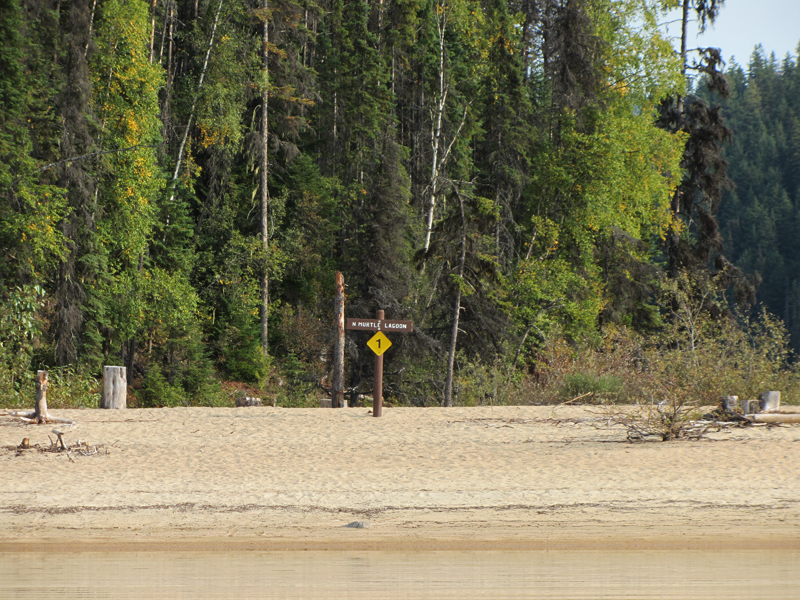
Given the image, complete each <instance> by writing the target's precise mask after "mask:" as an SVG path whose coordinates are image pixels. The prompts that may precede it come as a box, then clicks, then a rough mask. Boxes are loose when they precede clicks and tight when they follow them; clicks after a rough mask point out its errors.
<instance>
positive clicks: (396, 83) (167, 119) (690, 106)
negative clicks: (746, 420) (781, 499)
mask: <svg viewBox="0 0 800 600" xmlns="http://www.w3.org/2000/svg"><path fill="white" fill-rule="evenodd" d="M668 4H670V5H674V4H675V2H672V1H670V2H669V3H668ZM663 6H665V5H664V3H663V2H656V1H654V0H645V1H636V2H633V1H628V0H624V1H621V0H575V1H570V2H552V1H551V0H532V1H530V2H524V3H520V2H511V1H509V0H486V1H483V2H477V1H475V0H390V1H386V2H368V1H366V0H358V1H353V2H345V1H343V0H324V1H322V2H319V3H315V2H313V1H303V2H299V1H294V0H290V1H287V2H280V3H272V2H270V3H266V4H265V5H264V6H261V5H259V6H255V5H248V4H243V3H231V2H223V3H222V4H221V5H220V4H218V3H217V2H211V3H199V4H197V5H196V6H194V7H192V6H189V5H186V6H177V5H175V4H174V3H168V2H166V3H156V4H155V5H152V6H151V5H150V4H148V3H142V2H134V1H132V0H106V1H104V2H101V3H98V5H97V7H96V9H95V10H94V14H93V20H92V25H91V27H90V25H89V20H90V18H92V12H91V11H92V8H91V5H90V4H86V3H77V4H69V5H63V4H62V5H61V9H60V12H59V13H56V12H55V11H53V10H50V9H49V8H47V7H45V6H44V5H37V4H35V3H30V2H26V3H24V5H23V4H22V3H21V2H20V1H19V0H0V101H1V102H2V104H3V111H2V113H0V297H2V304H0V344H2V346H0V391H1V392H2V393H3V394H4V395H5V396H4V398H8V400H4V402H11V403H18V404H28V401H27V390H28V387H29V382H30V377H31V373H32V372H33V369H35V368H39V367H48V366H49V365H51V364H56V365H62V366H64V370H63V371H58V372H56V371H55V370H53V369H52V367H50V370H51V372H52V373H53V375H52V378H51V379H52V380H53V381H56V380H58V390H59V391H54V392H52V393H53V394H54V396H53V398H54V400H53V401H54V402H58V403H59V405H67V404H72V403H74V404H77V405H92V403H93V402H94V398H95V395H96V393H97V392H96V389H95V388H94V387H93V386H94V383H93V381H94V380H93V377H96V376H97V375H98V374H99V372H100V367H101V366H102V365H103V364H124V365H125V366H127V367H128V373H129V374H130V375H131V378H132V382H131V383H132V388H133V389H134V390H136V395H137V397H138V400H136V399H133V400H132V405H135V403H136V402H139V403H140V405H142V406H145V405H146V406H164V405H230V398H229V397H228V394H227V393H225V392H223V391H222V389H221V387H220V385H221V384H220V383H219V381H220V379H222V380H230V379H233V380H236V381H235V382H231V383H230V384H227V383H226V386H227V385H233V386H239V387H241V386H244V385H246V386H250V387H249V388H248V389H250V392H249V393H251V394H252V395H262V396H266V395H267V394H266V392H269V395H274V396H275V397H276V399H277V402H278V404H279V405H283V406H315V405H316V403H317V400H318V398H319V397H320V396H321V395H323V394H327V391H328V390H327V388H328V386H329V384H330V381H331V377H330V375H331V373H330V368H331V367H330V361H329V356H330V349H331V348H330V347H331V343H332V329H333V326H332V318H331V306H332V296H333V278H334V274H335V272H336V271H341V272H342V273H343V274H344V278H345V283H346V286H347V287H346V295H347V313H348V316H355V315H359V316H371V315H372V314H374V311H375V310H376V309H383V310H385V311H386V313H387V317H388V318H395V319H399V318H408V319H412V320H413V321H414V323H415V333H414V335H410V336H404V337H403V338H402V339H396V340H395V339H393V340H392V341H393V343H394V345H393V347H392V351H391V353H390V354H389V355H388V357H387V361H388V362H387V379H386V392H385V394H386V397H387V399H391V400H390V401H392V402H398V403H406V404H411V405H431V404H436V403H438V402H439V401H440V398H441V395H442V390H443V389H444V388H445V383H444V382H445V381H450V382H452V384H453V390H454V394H455V395H454V398H455V402H456V403H458V404H463V405H480V404H486V403H506V402H509V403H510V402H515V401H517V398H518V394H522V398H523V400H524V401H536V402H559V401H567V400H571V399H573V398H574V397H577V396H581V395H583V394H587V396H586V398H587V399H588V398H592V400H593V401H601V400H602V401H604V402H623V401H638V402H642V403H649V404H648V406H659V405H663V406H667V404H670V403H672V404H670V406H673V405H674V406H678V407H683V406H687V407H688V406H692V405H693V403H695V402H706V401H710V400H711V399H713V397H714V396H715V395H716V394H718V393H721V392H720V391H721V390H722V389H723V388H725V389H724V393H726V394H731V393H739V394H740V395H747V394H755V393H757V391H758V390H759V389H760V386H767V387H781V386H782V389H785V390H787V394H788V390H789V389H793V388H792V387H791V386H792V385H794V383H793V382H794V381H795V379H794V370H793V367H792V364H791V357H790V356H788V355H786V353H785V348H786V343H787V342H786V340H787V339H788V338H787V337H786V335H787V334H786V332H785V331H784V330H782V329H781V325H780V323H779V322H778V321H776V320H775V319H774V318H773V317H770V316H767V314H766V313H764V314H758V315H755V314H753V315H750V319H749V320H748V318H747V316H742V317H741V318H740V319H739V320H738V321H732V320H731V319H730V318H729V314H730V312H731V310H730V308H729V305H728V303H727V302H726V299H725V298H724V297H723V296H724V295H723V294H722V293H718V292H720V290H722V289H723V288H725V287H726V286H728V284H729V283H731V282H732V280H733V279H735V278H736V277H735V276H736V275H737V273H736V271H735V270H734V269H732V268H730V265H727V264H724V260H723V259H722V258H720V257H719V249H720V245H719V240H718V239H716V238H715V237H714V230H713V227H709V228H706V229H702V230H701V229H700V228H696V227H695V224H692V223H688V221H687V223H686V224H685V225H686V226H685V227H684V228H683V229H681V228H680V227H678V226H677V225H676V221H675V214H676V206H675V205H674V202H673V204H672V205H671V204H670V202H671V201H674V200H675V199H676V198H678V197H679V195H676V188H677V186H678V185H679V184H682V183H685V182H686V181H691V182H693V183H692V185H693V186H694V187H692V189H691V192H692V193H693V194H695V195H694V196H692V198H689V199H690V200H691V201H692V202H694V204H692V205H691V207H690V208H692V210H695V206H697V207H700V208H698V209H697V210H699V211H700V212H693V213H692V215H693V216H698V215H699V216H700V217H701V218H700V219H699V221H702V223H701V225H703V226H704V227H705V226H706V225H713V212H714V210H715V205H716V203H717V201H718V198H717V196H716V195H715V194H716V193H717V191H719V186H718V185H716V184H718V183H720V181H721V179H720V178H719V177H717V178H716V179H715V184H714V186H711V187H708V188H707V191H708V190H710V192H711V195H709V196H708V197H703V196H702V194H700V195H698V194H699V191H698V190H701V187H702V186H700V187H698V185H697V184H700V183H703V178H704V177H706V176H709V177H710V176H711V175H715V174H717V172H718V171H719V173H721V171H720V170H719V169H720V168H721V163H719V162H714V161H711V162H702V160H700V159H703V157H704V156H705V155H704V154H703V148H710V146H702V145H701V146H693V147H692V148H690V150H691V151H692V152H694V154H691V153H690V154H686V153H684V148H685V146H686V144H687V141H689V142H691V139H692V138H691V135H689V137H687V135H685V134H684V133H685V132H688V134H692V133H693V132H694V134H697V132H700V131H712V130H713V131H712V133H714V132H715V135H717V134H722V133H724V131H723V129H721V128H720V127H718V126H717V125H719V123H717V122H716V121H714V115H715V114H716V113H714V112H713V111H711V112H709V111H705V110H704V109H703V110H701V109H702V108H703V107H702V103H699V101H698V102H695V100H696V99H700V98H701V97H703V94H706V91H704V90H703V89H700V90H699V91H698V93H697V94H696V95H695V96H693V97H692V102H691V103H690V102H688V101H687V102H684V103H683V104H682V106H683V107H684V108H685V111H686V112H687V115H688V113H689V112H690V111H695V112H694V113H692V114H691V115H689V116H691V117H692V119H694V121H693V123H694V125H693V126H692V127H694V129H692V128H689V129H687V128H686V127H684V125H685V123H683V122H682V124H680V126H679V125H678V124H672V125H669V126H667V127H665V128H659V127H656V126H655V125H654V122H653V121H654V117H655V114H656V112H655V111H656V107H658V106H661V107H662V109H664V110H667V109H671V108H675V109H677V106H678V105H679V104H681V103H680V102H677V103H674V104H670V103H669V102H668V103H666V104H663V105H662V104H660V102H661V100H662V99H663V98H665V97H672V98H678V97H682V95H684V94H685V78H684V77H683V75H682V74H681V67H682V65H681V64H680V59H679V58H678V57H676V54H675V53H674V51H673V50H672V47H671V45H670V43H669V42H668V41H667V40H666V39H665V38H664V37H663V36H662V35H661V33H660V32H659V29H658V26H657V22H658V16H659V14H660V11H661V9H662V8H663ZM218 7H220V8H219V10H218ZM696 8H697V9H698V10H700V11H701V13H702V14H701V15H700V16H701V17H702V18H708V19H711V18H712V15H711V14H710V13H709V12H708V9H709V7H707V6H705V5H703V6H697V7H696ZM704 11H705V12H704ZM712 12H713V11H712ZM265 31H266V32H267V36H268V39H267V41H266V43H265V40H264V32H265ZM212 41H213V43H212ZM705 58H706V59H708V58H709V56H706V57H705ZM712 62H713V61H711V62H709V61H708V60H706V62H704V63H703V65H702V66H703V68H704V69H706V72H707V73H709V74H710V75H713V74H714V73H713V71H714V69H713V68H712V64H711V63H712ZM798 72H800V70H798V68H797V65H796V61H795V60H794V59H791V58H790V59H788V60H787V61H785V62H784V64H782V65H778V63H777V61H774V60H772V59H766V57H763V56H761V55H759V54H758V53H757V54H756V55H755V56H754V58H753V61H752V65H751V66H750V68H749V71H748V72H747V73H745V72H744V71H743V70H742V69H740V68H737V67H734V68H733V69H731V71H730V76H731V80H732V83H733V91H734V94H733V96H732V97H731V100H730V101H728V103H727V104H726V105H725V110H729V111H730V112H731V117H730V122H731V123H732V124H734V126H735V127H736V128H737V129H738V130H739V131H741V132H742V134H741V135H742V137H741V139H742V141H741V142H737V143H735V145H734V146H733V147H732V148H731V150H730V159H731V161H732V162H733V161H736V163H737V166H736V168H735V169H734V170H733V171H735V173H736V176H737V177H738V178H739V182H738V183H739V187H738V189H737V190H736V191H735V192H734V191H731V192H730V193H729V195H727V196H725V202H729V205H728V207H726V206H725V203H723V209H722V210H723V215H724V217H725V219H726V221H725V226H724V229H723V233H724V234H725V237H726V239H727V242H728V243H729V244H730V245H731V248H732V254H731V256H733V257H734V259H735V261H736V262H737V264H739V265H740V266H742V268H744V269H746V270H759V271H761V272H762V275H763V279H764V287H763V288H762V297H761V300H762V301H763V302H764V303H765V305H766V306H767V308H768V309H769V311H771V312H772V313H775V314H779V315H780V316H781V318H782V319H783V321H784V322H785V323H786V326H787V328H788V331H789V332H793V333H794V332H795V331H796V330H797V329H798V327H800V325H798V324H800V319H798V318H796V317H797V315H796V314H795V313H796V312H797V311H796V310H795V309H796V306H797V305H800V301H799V300H798V299H800V292H798V290H800V283H798V282H797V281H795V280H794V275H793V272H794V271H797V269H796V268H794V267H795V266H797V265H795V262H796V260H797V259H796V257H797V256H798V255H800V254H799V253H797V252H795V251H794V249H793V248H794V247H793V246H792V244H793V243H795V240H797V239H800V236H798V235H796V234H797V232H796V231H795V230H796V229H797V224H798V223H800V219H799V218H798V217H797V215H796V214H795V213H796V212H797V211H796V209H795V207H796V206H798V202H797V193H798V190H800V180H799V179H798V178H797V173H798V172H800V170H798V168H800V167H798V166H799V165H800V150H798V148H800V146H798V144H797V141H798V140H800V133H798V132H800V125H798V123H800V120H799V118H798V116H797V114H798V110H797V109H798V101H797V98H800V85H799V84H798V81H800V80H799V79H798ZM201 80H202V82H203V83H202V85H201V83H200V82H201ZM713 81H714V82H715V83H719V81H718V80H717V79H714V80H713ZM712 87H714V86H712ZM264 91H266V93H267V97H266V101H265V97H264V96H263V95H262V92H264ZM264 111H266V113H265V112H264ZM667 112H669V110H667ZM265 114H266V116H267V117H268V119H267V120H268V124H267V131H266V132H264V131H262V117H263V116H264V115H265ZM664 114H666V113H662V117H663V116H664ZM687 115H683V116H684V117H687ZM687 118H688V117H687ZM703 118H707V119H711V121H706V122H704V121H703ZM712 121H713V122H712ZM715 123H716V125H715ZM662 125H663V123H662ZM695 125H696V127H695ZM709 126H713V127H711V129H709ZM704 128H705V129H704ZM681 131H684V133H680V132H681ZM264 133H266V134H267V135H266V136H265V135H263V134H264ZM723 137H724V136H723ZM717 138H719V135H717ZM695 139H698V138H697V136H695ZM717 141H718V140H717ZM712 145H713V144H712ZM711 149H712V150H713V149H714V148H711ZM687 156H694V157H695V158H698V160H699V162H697V161H695V162H696V163H697V164H695V166H697V165H700V167H699V168H696V169H694V171H693V172H692V173H693V174H692V175H691V177H688V178H687V177H684V175H685V173H688V170H687V165H689V163H687V162H686V157H687ZM262 158H266V159H267V163H268V173H267V175H268V181H267V190H265V191H267V192H269V193H268V196H269V201H268V206H267V207H266V208H267V211H266V212H267V217H268V218H267V222H266V229H267V232H268V238H269V245H268V248H264V245H263V242H262V239H261V231H262V220H261V216H262V211H261V206H260V204H259V198H260V192H261V191H262V189H261V175H262V172H261V169H262V168H263V167H262ZM682 161H683V162H682ZM690 162H691V161H690ZM693 164H694V163H693ZM703 165H705V166H703ZM178 167H179V168H178ZM706 167H707V168H706ZM176 168H177V170H176ZM704 168H706V170H705V171H703V169H704ZM173 173H176V175H175V176H174V177H173ZM692 177H693V178H694V179H692ZM686 189H688V188H686ZM703 189H706V188H703ZM687 198H688V196H687ZM695 201H696V202H695ZM687 206H689V205H687ZM706 209H708V210H706ZM703 211H705V212H703ZM726 211H727V212H726ZM686 214H687V215H688V214H689V213H686ZM429 215H431V216H432V224H431V226H430V227H429V225H428V216H429ZM707 216H710V217H712V218H711V219H710V220H708V222H706V221H705V220H704V219H705V218H706V217H707ZM699 221H698V220H697V219H695V222H699ZM701 233H702V235H704V236H706V237H705V238H704V239H702V240H701V239H700V237H698V235H700V234H701ZM429 234H430V237H431V238H432V241H431V244H430V245H429V244H428V243H427V241H428V235H429ZM677 234H680V236H683V237H682V238H681V239H682V240H683V242H685V243H684V244H683V245H682V246H680V248H679V249H681V250H686V249H689V250H692V251H693V252H695V255H696V256H695V258H697V257H699V258H698V260H699V261H700V262H703V263H704V264H705V263H707V262H708V260H711V259H718V262H720V264H721V266H720V267H719V268H718V269H717V274H718V275H719V277H718V278H717V279H713V278H712V279H713V280H709V279H703V278H702V277H696V276H694V277H693V278H692V277H683V276H682V274H681V269H680V268H679V267H680V265H678V264H677V263H676V262H675V260H673V261H672V263H673V264H672V265H671V266H673V267H674V268H672V270H671V271H670V277H671V279H669V280H665V279H664V277H663V267H664V264H665V262H669V261H670V258H671V257H670V256H666V257H665V256H662V255H660V254H659V251H660V250H661V249H663V248H664V247H665V239H666V240H667V242H666V243H667V246H669V243H668V242H669V236H670V235H673V236H674V235H677ZM673 241H674V240H673ZM701 242H702V243H701ZM673 246H674V245H673ZM674 248H678V246H674ZM706 251H708V252H706ZM712 255H713V256H712ZM415 257H416V258H417V259H418V260H415ZM673 258H674V257H673ZM706 259H708V260H706ZM793 261H794V262H793ZM692 264H694V263H692ZM265 272H266V273H267V274H268V275H269V282H270V285H269V298H268V303H269V306H268V322H269V335H270V339H269V348H270V354H271V355H270V356H269V357H266V356H265V355H264V352H263V350H262V345H261V340H260V335H261V331H260V327H259V325H260V323H259V311H260V308H261V304H262V299H261V277H262V274H263V273H265ZM690 275H692V273H690ZM742 281H744V280H742ZM739 283H741V281H740V282H739ZM739 287H740V288H743V287H746V286H741V285H740V286H739ZM709 289H710V290H711V291H708V290H709ZM456 314H457V315H458V326H457V327H454V324H455V321H456V319H455V318H454V315H456ZM626 325H627V326H629V327H626ZM453 334H455V340H454V342H451V340H453V337H452V336H453ZM363 337H364V336H363V335H361V334H348V340H349V341H348V345H347V353H346V380H347V381H346V387H347V391H348V393H353V394H358V393H369V392H370V390H371V385H372V384H371V378H372V358H373V357H372V355H371V354H370V353H369V352H367V351H364V349H363V343H362V342H363V341H365V340H364V339H362V338H363ZM451 348H453V349H454V350H457V352H455V353H454V364H455V373H449V374H446V371H447V370H449V367H448V364H449V362H450V360H449V359H450V350H451ZM69 365H72V366H69ZM730 365H735V366H736V367H735V368H729V367H730ZM446 375H454V377H452V378H450V377H448V376H446ZM673 401H674V402H673ZM675 402H678V404H675ZM664 403H666V404H664ZM680 410H683V409H682V408H680ZM659 414H660V413H659ZM664 414H667V413H666V412H665V413H664ZM681 414H683V413H681ZM664 418H666V417H664Z"/></svg>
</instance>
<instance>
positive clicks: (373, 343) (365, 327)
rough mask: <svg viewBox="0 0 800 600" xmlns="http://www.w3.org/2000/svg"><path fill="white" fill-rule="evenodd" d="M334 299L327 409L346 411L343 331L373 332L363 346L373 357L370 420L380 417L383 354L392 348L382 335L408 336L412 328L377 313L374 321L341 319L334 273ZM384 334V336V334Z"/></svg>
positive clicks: (340, 289) (339, 281) (340, 287)
mask: <svg viewBox="0 0 800 600" xmlns="http://www.w3.org/2000/svg"><path fill="white" fill-rule="evenodd" d="M335 282H336V295H335V299H334V313H335V317H334V320H335V324H336V340H335V343H334V351H333V355H334V356H333V386H332V388H331V406H332V407H333V408H345V407H347V401H346V400H345V399H344V330H345V329H355V330H357V331H374V332H376V333H375V335H374V336H372V338H370V340H369V341H368V342H367V346H369V348H370V350H372V351H373V352H374V353H375V383H374V385H373V386H372V387H373V390H372V416H373V417H380V416H381V413H382V412H383V353H384V352H386V351H387V350H388V349H389V347H390V346H391V345H392V342H391V340H390V339H389V338H388V337H386V333H389V332H393V333H411V332H412V331H414V324H413V323H412V322H411V321H387V320H386V319H384V313H383V311H382V310H379V311H378V312H377V314H376V315H375V318H374V319H345V318H344V277H342V274H341V273H340V272H339V271H337V272H336V278H335ZM384 332H386V333H384Z"/></svg>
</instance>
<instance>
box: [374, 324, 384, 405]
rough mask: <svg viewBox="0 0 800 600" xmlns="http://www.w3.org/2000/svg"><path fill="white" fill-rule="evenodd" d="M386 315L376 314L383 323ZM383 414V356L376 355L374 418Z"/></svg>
mask: <svg viewBox="0 0 800 600" xmlns="http://www.w3.org/2000/svg"><path fill="white" fill-rule="evenodd" d="M383 317H384V313H383V311H382V310H379V311H378V312H377V313H376V314H375V318H376V319H378V321H383ZM382 413H383V354H380V355H378V354H376V355H375V381H374V383H373V384H372V416H373V417H380V416H381V414H382Z"/></svg>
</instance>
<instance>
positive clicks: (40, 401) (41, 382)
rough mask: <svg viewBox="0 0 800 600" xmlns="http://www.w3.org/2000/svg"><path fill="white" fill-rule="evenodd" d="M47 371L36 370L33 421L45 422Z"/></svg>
mask: <svg viewBox="0 0 800 600" xmlns="http://www.w3.org/2000/svg"><path fill="white" fill-rule="evenodd" d="M48 385H49V382H48V379H47V371H36V406H35V407H34V409H33V422H34V423H45V422H47V386H48Z"/></svg>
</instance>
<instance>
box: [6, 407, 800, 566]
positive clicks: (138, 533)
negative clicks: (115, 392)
mask: <svg viewBox="0 0 800 600" xmlns="http://www.w3.org/2000/svg"><path fill="white" fill-rule="evenodd" d="M52 412H53V413H54V414H55V415H56V416H59V417H65V418H69V419H74V420H75V421H76V426H75V427H74V428H64V431H65V435H64V441H65V442H66V443H67V444H68V445H72V444H75V443H76V442H77V441H78V440H82V441H84V442H85V443H87V444H88V450H90V451H91V452H94V449H95V447H97V452H96V453H92V454H89V453H88V452H86V451H84V453H85V454H89V455H84V454H82V453H80V452H77V451H73V452H71V453H70V454H69V455H68V454H67V453H66V452H58V453H57V452H43V451H40V450H39V449H37V448H32V449H30V450H24V451H19V450H16V447H17V446H18V445H19V444H20V442H21V441H22V439H23V438H24V437H27V438H29V439H30V443H31V444H32V445H34V446H35V445H38V446H39V447H40V448H48V447H49V446H50V440H49V439H48V435H49V436H50V438H53V439H55V436H54V435H53V434H52V433H50V432H51V430H52V429H53V427H54V426H52V425H48V426H34V425H21V424H18V423H16V422H14V421H12V420H10V419H8V418H3V419H0V551H11V550H15V551H19V550H26V549H27V550H41V549H42V548H49V549H54V550H58V549H61V550H66V549H98V548H108V549H110V550H113V549H117V550H120V549H121V550H125V549H138V548H147V549H166V550H171V549H172V550H191V549H226V548H228V549H251V548H252V549H263V550H272V549H288V550H300V549H309V550H326V549H330V550H336V549H346V550H352V549H383V550H408V549H423V550H437V549H442V550H445V549H447V550H450V549H509V550H513V549H548V548H552V549H563V548H576V549H607V548H663V549H676V548H693V549H746V548H757V549H774V548H778V549H781V548H785V549H793V550H797V549H800V426H798V425H793V426H780V427H772V426H770V427H767V426H760V427H750V428H735V429H730V430H725V431H722V432H718V433H712V434H709V436H708V438H707V439H705V440H701V441H693V442H692V441H675V442H648V443H640V444H631V443H628V442H627V441H626V436H625V431H624V430H623V429H622V428H621V427H618V426H616V427H607V426H605V425H604V424H601V423H597V422H592V421H583V422H578V423H571V422H570V421H569V420H570V419H577V420H579V419H595V418H597V417H598V414H597V413H598V409H597V408H592V407H561V408H559V409H554V408H553V407H495V408H490V407H480V408H450V409H445V408H386V409H384V415H383V417H381V418H378V419H376V418H373V417H372V416H371V414H370V412H369V410H368V409H367V408H348V409H342V410H331V409H282V408H267V407H264V408H260V407H259V408H255V407H250V408H236V409H233V408H165V409H140V410H58V411H52ZM56 427H57V426H56ZM353 522H361V523H362V524H363V525H365V527H362V528H356V527H346V525H348V524H350V523H353Z"/></svg>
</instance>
